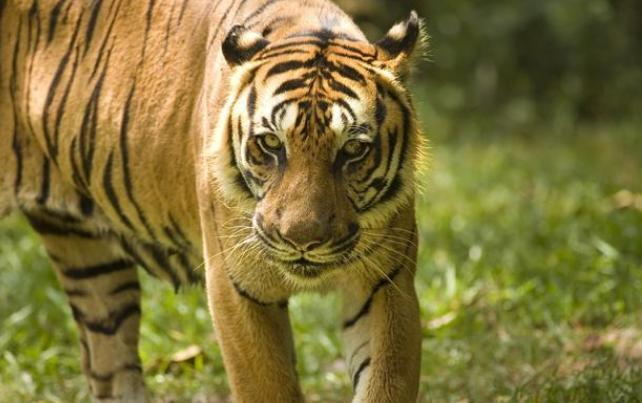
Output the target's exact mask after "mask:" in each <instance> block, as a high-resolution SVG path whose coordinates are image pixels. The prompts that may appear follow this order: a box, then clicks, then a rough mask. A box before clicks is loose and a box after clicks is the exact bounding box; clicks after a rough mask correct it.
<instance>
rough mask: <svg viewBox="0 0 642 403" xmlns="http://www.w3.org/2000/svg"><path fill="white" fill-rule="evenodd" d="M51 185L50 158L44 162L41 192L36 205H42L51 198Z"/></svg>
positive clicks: (45, 158) (44, 159)
mask: <svg viewBox="0 0 642 403" xmlns="http://www.w3.org/2000/svg"><path fill="white" fill-rule="evenodd" d="M50 183H51V170H50V167H49V158H47V157H44V158H43V160H42V177H41V182H40V192H39V193H38V196H37V197H36V203H38V204H40V205H42V204H45V203H46V202H47V199H48V198H49V188H50Z"/></svg>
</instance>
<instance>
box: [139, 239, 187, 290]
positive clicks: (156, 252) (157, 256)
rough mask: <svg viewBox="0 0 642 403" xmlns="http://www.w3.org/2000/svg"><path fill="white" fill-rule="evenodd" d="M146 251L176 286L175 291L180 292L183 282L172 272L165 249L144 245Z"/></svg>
mask: <svg viewBox="0 0 642 403" xmlns="http://www.w3.org/2000/svg"><path fill="white" fill-rule="evenodd" d="M143 246H144V247H145V249H146V251H147V252H148V253H149V254H150V255H151V257H152V259H154V262H155V263H156V265H157V267H158V268H159V269H161V270H163V271H164V272H165V273H166V274H167V275H168V276H169V277H170V280H171V282H172V285H173V286H174V290H175V291H178V288H179V287H180V285H181V280H180V278H178V275H177V274H176V273H175V272H174V270H172V265H171V263H170V262H169V260H168V259H167V253H166V251H164V250H163V249H160V248H158V247H157V246H155V245H153V244H144V245H143Z"/></svg>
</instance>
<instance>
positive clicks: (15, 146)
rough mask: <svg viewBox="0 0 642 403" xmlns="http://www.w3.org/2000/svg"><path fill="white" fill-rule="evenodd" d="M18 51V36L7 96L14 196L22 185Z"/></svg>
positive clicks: (18, 37) (20, 24) (17, 37)
mask: <svg viewBox="0 0 642 403" xmlns="http://www.w3.org/2000/svg"><path fill="white" fill-rule="evenodd" d="M21 29H22V20H19V21H18V32H20V31H21ZM19 51H20V35H17V36H16V43H15V45H14V48H13V59H12V61H11V77H10V79H9V95H10V97H11V105H12V106H13V138H12V140H11V148H12V150H13V154H14V155H15V157H16V177H15V180H14V182H13V192H14V194H15V195H17V194H18V192H19V191H20V186H21V185H22V147H21V145H20V139H19V137H18V105H17V104H16V93H17V86H18V79H17V75H18V54H19Z"/></svg>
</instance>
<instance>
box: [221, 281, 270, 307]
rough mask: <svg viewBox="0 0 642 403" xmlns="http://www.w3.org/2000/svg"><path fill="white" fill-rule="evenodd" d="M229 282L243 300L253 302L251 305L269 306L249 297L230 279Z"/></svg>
mask: <svg viewBox="0 0 642 403" xmlns="http://www.w3.org/2000/svg"><path fill="white" fill-rule="evenodd" d="M230 281H231V282H232V285H233V286H234V289H235V290H236V292H237V293H238V294H239V295H240V296H242V297H243V298H245V299H247V300H249V301H251V302H253V303H255V304H257V305H260V306H269V305H270V304H269V303H267V302H263V301H260V300H259V299H258V298H256V297H253V296H252V295H250V294H249V293H248V292H247V291H245V290H244V289H243V288H241V286H240V285H238V284H237V283H236V282H234V281H233V280H232V279H230Z"/></svg>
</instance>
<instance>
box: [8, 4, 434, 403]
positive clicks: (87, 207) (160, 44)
mask: <svg viewBox="0 0 642 403" xmlns="http://www.w3.org/2000/svg"><path fill="white" fill-rule="evenodd" d="M423 32H424V31H423V23H422V20H421V19H419V17H418V15H417V13H416V12H414V11H413V12H411V13H410V15H409V17H408V18H407V19H406V20H404V21H401V22H399V23H396V24H395V25H393V26H392V28H390V29H389V30H388V31H387V33H386V34H385V35H384V36H383V38H382V39H380V40H379V41H377V42H374V43H371V42H369V41H368V40H367V39H366V37H365V36H364V34H363V33H362V31H361V30H360V29H359V28H358V27H357V26H356V24H355V23H354V22H353V21H352V20H351V18H350V17H349V16H348V15H346V14H345V13H344V12H343V11H341V9H340V8H339V7H338V6H336V5H335V4H333V3H332V2H330V1H329V0H300V1H295V0H220V1H189V0H148V1H124V0H94V1H73V0H0V56H1V58H0V216H2V215H6V214H8V213H9V212H10V211H17V212H19V213H20V214H22V215H24V216H25V217H26V220H27V221H28V222H29V224H30V226H31V227H32V228H33V229H34V230H35V232H36V233H37V234H39V237H40V238H41V240H42V243H43V245H44V248H45V251H46V253H47V255H48V258H49V260H50V262H51V265H52V267H53V270H54V271H55V273H56V277H57V279H58V281H59V283H60V285H61V287H62V288H63V290H64V292H65V293H66V296H67V299H68V303H69V307H70V310H71V313H72V315H73V318H74V320H75V323H76V325H77V331H78V337H79V341H80V350H81V367H82V371H83V372H84V374H85V376H86V378H87V381H88V385H89V390H90V393H91V396H92V397H93V399H94V401H97V402H143V401H149V399H150V398H151V396H152V395H151V394H150V392H148V391H147V390H146V388H145V382H144V375H143V371H142V365H141V360H140V357H139V354H138V340H139V324H140V318H141V307H140V300H141V287H140V283H139V272H138V269H137V268H138V267H141V268H142V269H144V270H145V271H147V272H148V273H149V274H151V275H152V276H154V277H158V278H160V279H162V280H165V281H167V282H169V283H171V284H172V285H173V287H175V288H176V289H179V288H180V287H182V286H185V285H187V284H203V287H204V290H205V292H206V295H207V300H208V306H209V311H210V314H211V318H212V322H213V328H214V331H215V334H216V338H217V342H218V344H219V346H220V349H221V354H222V357H223V364H224V366H225V369H226V374H227V378H228V381H229V386H230V391H231V397H232V399H233V400H234V401H237V402H252V403H256V402H302V401H304V394H303V391H302V389H301V387H300V385H299V382H298V374H297V371H296V356H295V348H294V343H293V334H292V331H291V328H290V319H289V316H288V301H289V299H290V298H291V297H292V296H294V295H296V294H298V293H301V292H318V293H325V292H330V291H332V292H336V293H338V294H339V295H340V296H341V298H342V301H343V308H342V309H341V321H342V322H341V323H342V325H341V334H342V337H343V344H344V350H345V352H344V353H345V360H346V367H347V369H348V371H349V376H350V378H351V380H352V386H353V397H352V399H353V400H352V401H353V402H395V403H398V402H413V401H416V399H417V396H418V389H419V375H420V357H421V323H420V312H419V305H418V301H417V294H416V290H415V286H414V276H415V273H416V267H417V263H416V261H417V245H418V235H417V225H416V219H415V207H414V201H415V198H416V193H417V190H416V187H417V181H416V178H415V177H416V175H417V174H416V172H417V170H418V166H419V164H420V163H421V160H422V155H423V154H424V152H423V151H422V150H423V149H424V148H425V145H424V142H425V140H424V139H423V137H424V136H423V135H422V134H421V132H420V129H419V123H418V118H417V113H416V111H415V107H414V104H413V100H412V97H411V94H410V91H409V88H408V76H409V73H410V70H411V68H412V65H413V59H414V58H415V57H416V55H417V54H418V52H420V49H421V48H422V44H423V43H424V42H425V41H424V38H425V35H424V34H423ZM200 267H203V269H199V268H200Z"/></svg>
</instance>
